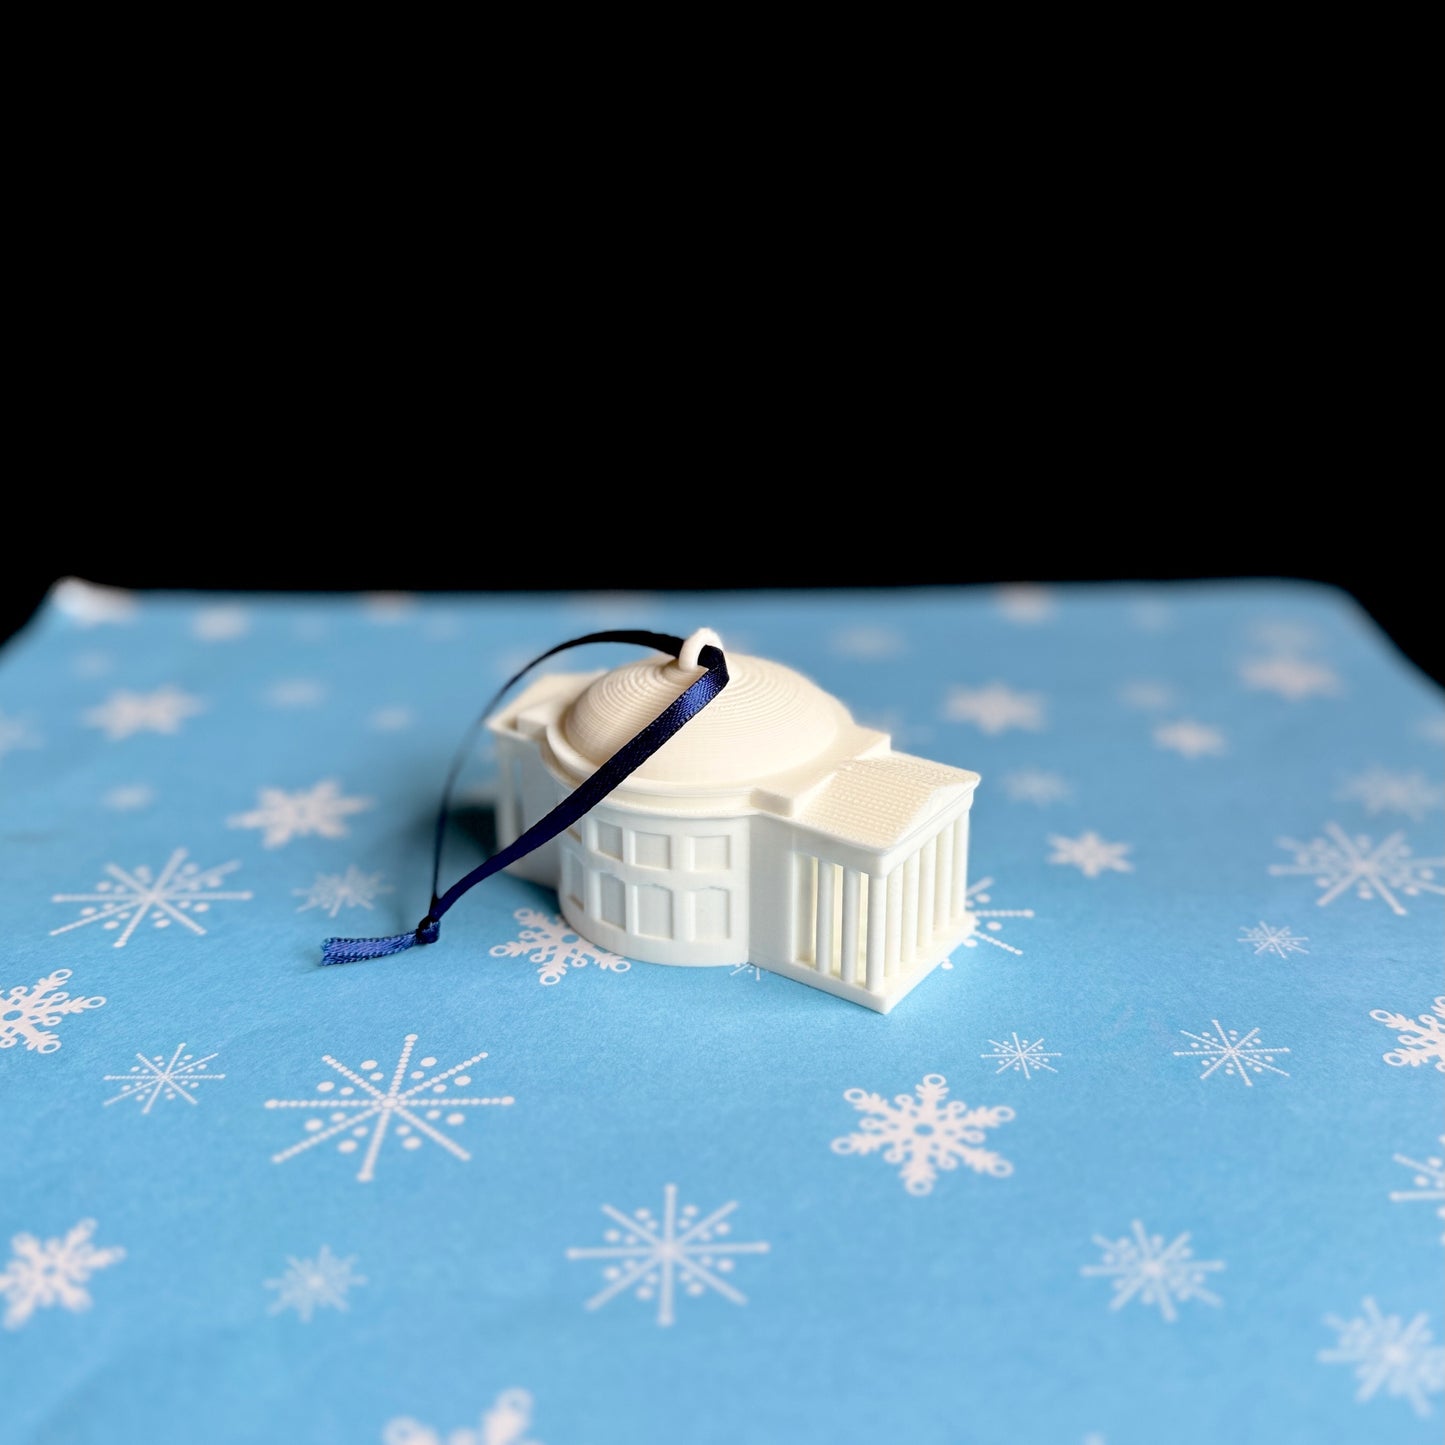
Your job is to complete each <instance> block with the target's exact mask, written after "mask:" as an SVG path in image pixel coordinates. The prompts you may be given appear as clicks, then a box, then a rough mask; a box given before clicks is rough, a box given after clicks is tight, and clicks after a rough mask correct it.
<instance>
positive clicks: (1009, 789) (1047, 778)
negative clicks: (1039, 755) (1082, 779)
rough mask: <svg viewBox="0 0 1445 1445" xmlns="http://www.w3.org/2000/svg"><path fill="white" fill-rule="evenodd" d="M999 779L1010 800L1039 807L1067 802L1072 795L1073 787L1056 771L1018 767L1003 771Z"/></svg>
mask: <svg viewBox="0 0 1445 1445" xmlns="http://www.w3.org/2000/svg"><path fill="white" fill-rule="evenodd" d="M1001 781H1002V783H1003V790H1004V792H1005V793H1007V794H1008V796H1009V799H1010V801H1011V802H1015V803H1035V804H1037V805H1038V806H1039V807H1041V808H1042V807H1044V806H1045V805H1046V804H1048V803H1063V802H1067V801H1068V800H1069V799H1070V798H1071V797H1073V795H1074V790H1073V788H1072V787H1071V786H1070V785H1069V784H1068V783H1067V782H1066V781H1065V780H1064V779H1063V778H1061V777H1060V776H1059V775H1058V774H1057V773H1048V772H1044V771H1043V770H1042V769H1041V768H1019V769H1018V770H1017V771H1015V772H1012V773H1005V774H1004V775H1003V778H1002V780H1001Z"/></svg>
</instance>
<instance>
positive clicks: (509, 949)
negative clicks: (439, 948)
mask: <svg viewBox="0 0 1445 1445" xmlns="http://www.w3.org/2000/svg"><path fill="white" fill-rule="evenodd" d="M512 917H513V918H515V919H516V920H517V922H518V923H520V924H522V930H521V937H520V938H517V939H514V940H513V941H512V942H510V943H499V944H497V945H496V947H495V948H493V949H492V957H493V958H518V957H520V956H521V955H522V954H524V953H525V954H526V955H527V961H528V962H529V963H535V964H537V965H538V967H537V977H538V980H539V981H540V982H542V983H556V982H557V981H558V980H559V979H560V978H561V977H562V975H563V974H565V973H566V972H567V970H568V969H569V968H586V967H587V965H588V964H589V963H595V964H596V965H597V967H598V968H600V969H605V970H610V971H611V972H613V973H626V972H627V971H628V969H630V968H631V967H632V963H631V961H630V960H628V959H625V958H623V957H621V956H620V955H619V954H616V953H608V952H607V950H606V949H605V948H597V947H596V946H595V945H593V944H591V943H588V942H587V940H586V939H585V938H581V937H579V936H578V935H577V934H576V933H574V932H573V931H572V929H571V928H570V927H568V925H567V923H566V921H565V920H564V919H562V918H560V917H558V916H557V915H556V914H548V913H540V912H538V911H537V909H535V908H519V909H517V911H516V912H515V913H514V914H513V915H512Z"/></svg>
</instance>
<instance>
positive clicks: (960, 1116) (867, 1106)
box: [833, 1074, 1014, 1194]
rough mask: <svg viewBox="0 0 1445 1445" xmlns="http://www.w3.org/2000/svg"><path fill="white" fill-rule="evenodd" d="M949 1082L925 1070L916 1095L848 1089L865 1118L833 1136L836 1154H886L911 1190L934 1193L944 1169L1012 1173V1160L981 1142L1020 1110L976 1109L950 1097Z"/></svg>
mask: <svg viewBox="0 0 1445 1445" xmlns="http://www.w3.org/2000/svg"><path fill="white" fill-rule="evenodd" d="M947 1083H948V1081H947V1080H946V1079H945V1078H944V1077H943V1075H942V1074H925V1075H924V1077H923V1080H922V1082H921V1083H919V1084H917V1085H916V1086H915V1087H914V1090H913V1093H912V1094H911V1095H910V1094H896V1095H895V1096H894V1097H893V1099H892V1100H891V1101H890V1100H887V1099H884V1098H883V1097H882V1096H881V1095H879V1094H870V1093H867V1092H866V1091H865V1090H863V1089H849V1090H847V1091H846V1092H845V1093H844V1095H843V1097H844V1098H845V1099H846V1100H847V1101H848V1102H849V1103H850V1104H851V1105H852V1106H853V1107H854V1108H855V1109H856V1110H857V1111H858V1112H859V1113H860V1114H861V1115H862V1116H863V1117H862V1119H861V1120H860V1121H859V1124H858V1128H857V1129H856V1130H855V1131H854V1132H853V1133H851V1134H845V1135H843V1136H842V1137H841V1138H837V1139H834V1140H833V1151H834V1153H837V1154H881V1155H882V1157H883V1159H884V1160H885V1162H887V1163H889V1164H897V1165H898V1166H899V1169H898V1176H899V1178H900V1179H902V1180H903V1187H904V1188H905V1189H907V1190H908V1192H909V1193H910V1194H931V1193H932V1192H933V1186H934V1183H935V1181H936V1180H937V1178H938V1175H939V1171H940V1170H948V1169H957V1168H958V1166H959V1165H960V1164H965V1165H967V1166H968V1167H969V1168H970V1169H972V1170H973V1171H974V1172H975V1173H978V1174H989V1175H992V1176H993V1177H994V1178H995V1179H1002V1178H1004V1177H1005V1176H1007V1175H1008V1174H1010V1173H1012V1172H1013V1165H1012V1164H1010V1163H1009V1162H1008V1160H1007V1159H1005V1158H1004V1157H1003V1156H1002V1155H1000V1154H997V1153H995V1152H994V1151H993V1150H991V1149H983V1148H980V1147H979V1146H980V1145H981V1144H982V1143H983V1142H984V1140H985V1139H986V1138H987V1137H988V1136H987V1135H986V1134H985V1133H984V1131H985V1130H986V1129H996V1128H997V1127H998V1126H999V1125H1000V1124H1006V1123H1008V1121H1009V1120H1010V1119H1012V1118H1013V1117H1014V1111H1013V1110H1012V1109H1011V1108H1009V1106H1008V1105H1006V1104H1002V1105H993V1106H989V1107H985V1108H974V1109H970V1108H968V1107H967V1106H966V1105H965V1104H963V1103H962V1102H961V1101H959V1100H957V1099H951V1100H950V1099H948V1087H947ZM945 1101H946V1102H945Z"/></svg>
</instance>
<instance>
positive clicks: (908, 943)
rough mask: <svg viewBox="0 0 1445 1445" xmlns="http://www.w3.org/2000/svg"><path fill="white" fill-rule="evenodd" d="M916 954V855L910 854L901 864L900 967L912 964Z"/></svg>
mask: <svg viewBox="0 0 1445 1445" xmlns="http://www.w3.org/2000/svg"><path fill="white" fill-rule="evenodd" d="M917 953H918V854H917V853H910V854H909V855H908V858H907V860H906V861H905V862H904V864H903V947H902V948H901V949H900V950H899V953H898V963H899V966H900V967H903V966H905V965H907V964H910V963H912V962H913V959H914V957H915V955H916V954H917Z"/></svg>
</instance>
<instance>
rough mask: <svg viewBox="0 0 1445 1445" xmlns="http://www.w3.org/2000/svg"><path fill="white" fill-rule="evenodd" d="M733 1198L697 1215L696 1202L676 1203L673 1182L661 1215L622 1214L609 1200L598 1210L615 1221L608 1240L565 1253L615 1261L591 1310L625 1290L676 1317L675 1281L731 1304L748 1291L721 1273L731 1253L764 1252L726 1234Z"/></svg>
mask: <svg viewBox="0 0 1445 1445" xmlns="http://www.w3.org/2000/svg"><path fill="white" fill-rule="evenodd" d="M737 1207H738V1206H737V1201H736V1200H732V1201H730V1202H729V1203H727V1204H724V1205H723V1206H722V1207H721V1208H719V1209H714V1210H713V1212H712V1213H711V1214H709V1215H706V1216H705V1217H703V1218H701V1219H699V1218H698V1214H699V1210H698V1207H697V1205H695V1204H688V1205H684V1206H683V1208H682V1209H678V1207H677V1185H675V1184H668V1185H665V1186H664V1187H663V1192H662V1218H661V1219H660V1220H659V1219H657V1218H656V1217H655V1216H654V1215H653V1213H652V1211H651V1210H650V1209H634V1210H633V1211H632V1213H631V1214H630V1215H629V1214H624V1213H623V1212H622V1211H621V1210H620V1209H614V1208H613V1206H612V1205H610V1204H604V1205H603V1206H602V1212H603V1214H605V1215H606V1216H607V1217H608V1218H609V1219H611V1220H613V1221H614V1223H615V1224H616V1225H617V1226H618V1227H617V1228H616V1229H609V1230H607V1231H605V1233H604V1234H603V1236H602V1237H603V1238H604V1239H605V1240H606V1241H607V1243H606V1244H604V1245H598V1246H596V1247H595V1248H586V1249H569V1250H568V1251H567V1258H568V1259H605V1260H613V1261H615V1263H612V1264H609V1265H607V1266H606V1267H605V1268H604V1269H603V1271H602V1277H603V1278H604V1279H605V1280H606V1281H607V1284H606V1286H605V1287H604V1288H603V1289H602V1290H600V1291H599V1292H598V1293H597V1294H595V1295H593V1296H592V1298H591V1299H590V1300H588V1301H587V1308H588V1309H589V1310H595V1309H600V1308H601V1307H602V1306H603V1305H605V1304H606V1303H607V1302H608V1301H609V1300H611V1299H615V1298H616V1297H617V1296H618V1295H620V1294H622V1293H624V1292H625V1291H627V1290H631V1291H632V1292H633V1294H635V1295H636V1296H637V1298H638V1299H640V1300H646V1301H651V1300H653V1299H656V1300H657V1323H658V1324H660V1325H670V1324H672V1323H673V1322H674V1318H675V1316H674V1305H675V1300H676V1293H677V1286H678V1285H681V1286H682V1288H683V1290H684V1292H685V1293H687V1294H689V1295H693V1296H697V1295H701V1294H705V1293H706V1292H707V1291H708V1290H712V1291H714V1292H715V1293H717V1294H720V1295H721V1296H722V1297H723V1298H724V1299H726V1300H731V1301H732V1302H733V1304H735V1305H741V1304H746V1303H747V1299H746V1297H745V1296H744V1295H743V1294H741V1293H740V1292H739V1291H738V1290H737V1289H735V1288H734V1287H733V1286H732V1285H731V1284H729V1283H728V1281H727V1280H726V1279H724V1278H722V1276H723V1275H725V1274H730V1273H731V1272H732V1269H733V1259H734V1256H736V1255H739V1254H766V1253H767V1252H768V1246H767V1244H766V1243H761V1242H760V1243H754V1244H735V1243H732V1242H731V1241H729V1240H727V1239H726V1238H725V1236H726V1235H728V1234H729V1233H730V1232H731V1230H732V1225H731V1224H730V1223H729V1222H728V1215H730V1214H731V1213H732V1212H733V1210H734V1209H736V1208H737Z"/></svg>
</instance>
